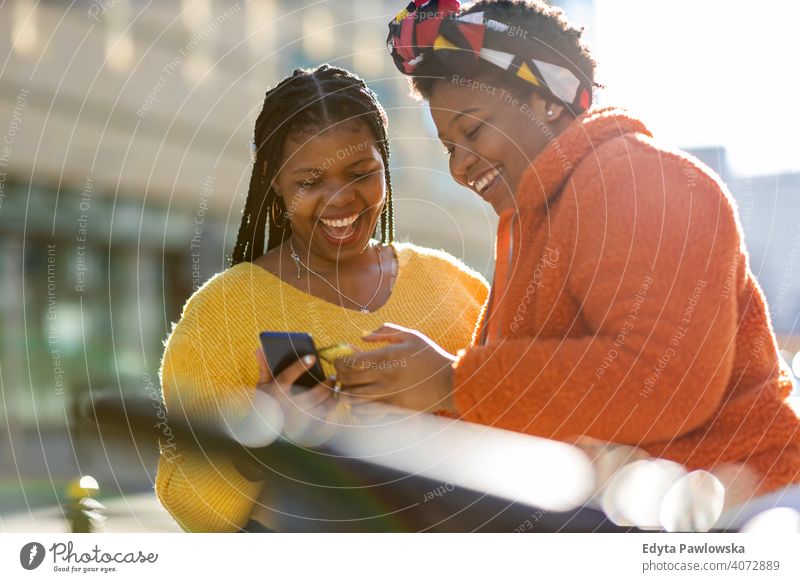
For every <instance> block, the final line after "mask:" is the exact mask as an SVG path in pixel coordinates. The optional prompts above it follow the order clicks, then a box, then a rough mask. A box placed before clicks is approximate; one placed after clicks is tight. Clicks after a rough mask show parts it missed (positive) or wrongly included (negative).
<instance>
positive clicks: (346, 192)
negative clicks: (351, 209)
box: [323, 180, 356, 208]
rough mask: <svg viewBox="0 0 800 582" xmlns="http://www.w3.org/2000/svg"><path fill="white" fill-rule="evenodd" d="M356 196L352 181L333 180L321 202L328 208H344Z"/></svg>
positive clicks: (354, 185)
mask: <svg viewBox="0 0 800 582" xmlns="http://www.w3.org/2000/svg"><path fill="white" fill-rule="evenodd" d="M355 197H356V184H355V183H354V182H352V181H345V180H334V181H332V182H331V184H330V188H328V190H327V191H326V192H325V196H324V198H323V203H324V204H325V206H327V207H329V208H345V207H347V206H349V205H350V204H352V202H353V200H355Z"/></svg>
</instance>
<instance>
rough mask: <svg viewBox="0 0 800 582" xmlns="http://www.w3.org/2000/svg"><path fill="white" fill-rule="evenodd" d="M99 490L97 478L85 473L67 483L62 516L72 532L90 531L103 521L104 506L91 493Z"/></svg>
mask: <svg viewBox="0 0 800 582" xmlns="http://www.w3.org/2000/svg"><path fill="white" fill-rule="evenodd" d="M99 491H100V487H99V485H98V484H97V480H96V479H95V478H94V477H91V476H89V475H86V476H84V477H81V478H80V479H73V480H72V481H70V482H69V483H68V484H67V487H66V490H65V495H66V498H67V499H66V503H65V506H66V513H65V515H64V517H65V518H66V520H67V524H68V525H69V531H71V532H72V533H92V532H93V531H94V530H95V528H96V527H97V525H99V524H100V523H102V522H103V521H105V519H106V518H105V516H104V515H103V510H104V509H105V506H104V505H103V504H102V503H100V502H99V501H97V500H96V499H93V498H92V494H93V493H95V494H96V493H97V492H99Z"/></svg>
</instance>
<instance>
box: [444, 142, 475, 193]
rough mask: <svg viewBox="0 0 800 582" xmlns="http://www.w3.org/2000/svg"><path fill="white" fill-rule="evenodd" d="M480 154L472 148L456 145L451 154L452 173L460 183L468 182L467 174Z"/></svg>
mask: <svg viewBox="0 0 800 582" xmlns="http://www.w3.org/2000/svg"><path fill="white" fill-rule="evenodd" d="M477 161H478V156H477V155H476V154H475V152H474V151H472V149H470V148H468V147H464V146H460V145H457V146H454V148H453V154H452V155H451V156H450V175H451V176H453V178H455V180H456V181H457V182H459V183H460V184H464V185H466V184H467V176H469V171H470V169H471V168H472V166H473V165H474V164H475V162H477Z"/></svg>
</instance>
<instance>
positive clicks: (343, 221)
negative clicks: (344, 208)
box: [319, 212, 361, 240]
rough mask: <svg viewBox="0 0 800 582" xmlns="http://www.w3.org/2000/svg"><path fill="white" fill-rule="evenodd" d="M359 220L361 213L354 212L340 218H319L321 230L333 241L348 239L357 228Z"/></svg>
mask: <svg viewBox="0 0 800 582" xmlns="http://www.w3.org/2000/svg"><path fill="white" fill-rule="evenodd" d="M360 218H361V213H358V212H354V213H353V214H351V215H350V216H344V217H342V218H335V219H331V218H322V217H320V218H319V222H320V224H321V225H322V230H324V231H325V234H327V235H328V236H329V237H331V238H333V239H342V240H344V239H346V238H347V237H349V236H350V235H351V234H353V232H354V231H355V229H356V228H357V226H358V221H359V219H360Z"/></svg>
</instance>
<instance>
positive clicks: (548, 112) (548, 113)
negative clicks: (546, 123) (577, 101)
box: [547, 109, 556, 117]
mask: <svg viewBox="0 0 800 582" xmlns="http://www.w3.org/2000/svg"><path fill="white" fill-rule="evenodd" d="M555 114H556V112H555V111H553V110H552V109H548V110H547V117H553V116H554V115H555Z"/></svg>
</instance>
